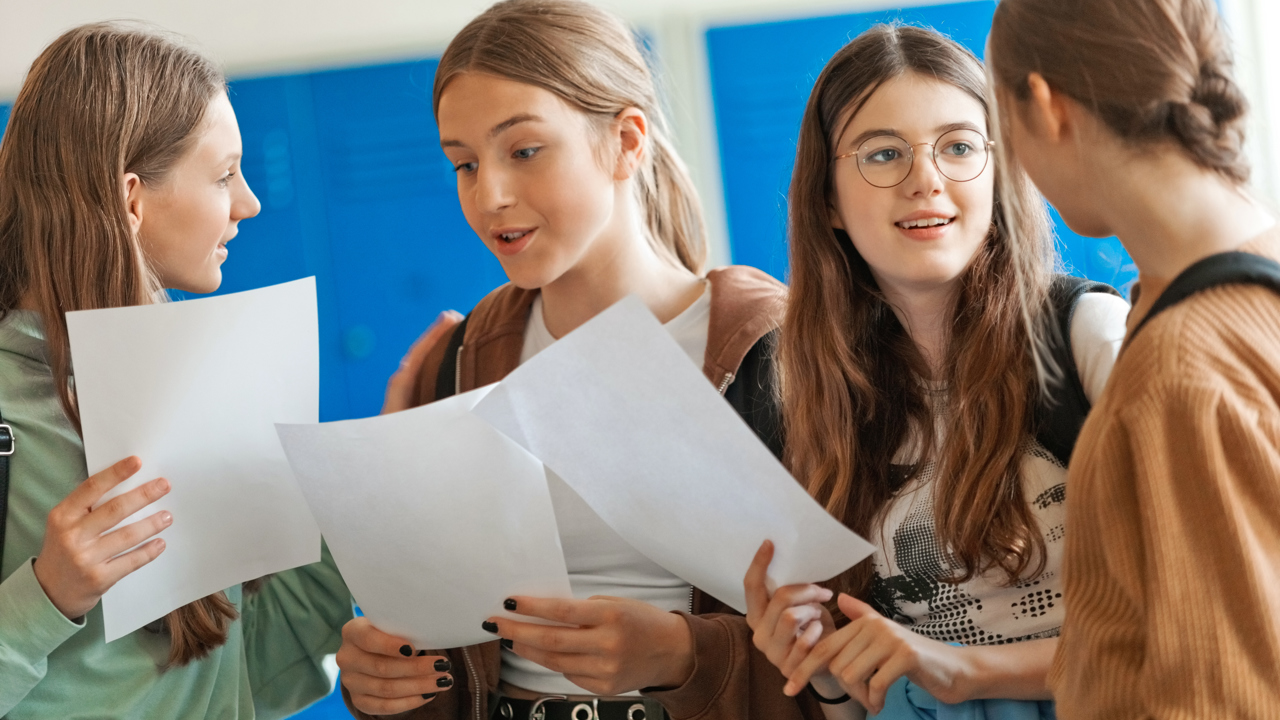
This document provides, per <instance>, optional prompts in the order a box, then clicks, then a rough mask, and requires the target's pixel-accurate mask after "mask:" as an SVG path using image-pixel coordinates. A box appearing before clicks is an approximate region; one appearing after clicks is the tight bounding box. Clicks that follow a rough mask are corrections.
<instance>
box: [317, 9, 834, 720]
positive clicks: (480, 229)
mask: <svg viewBox="0 0 1280 720" xmlns="http://www.w3.org/2000/svg"><path fill="white" fill-rule="evenodd" d="M433 101H434V104H435V111H436V119H437V122H438V123H439V126H440V137H441V144H442V145H443V147H444V152H445V154H446V155H447V156H448V157H449V159H450V161H451V162H452V163H453V164H454V166H455V168H456V172H457V186H458V199H459V201H460V203H461V205H462V210H463V214H464V215H465V216H466V218H467V221H468V223H469V224H470V226H471V227H472V229H473V230H474V231H475V233H476V235H477V236H478V237H479V239H480V241H481V242H483V243H484V244H485V246H486V247H488V248H489V249H490V250H491V251H492V252H493V253H494V254H495V255H496V256H497V257H498V259H499V261H500V262H501V263H502V266H503V269H504V270H505V271H506V273H507V275H508V277H510V279H511V282H510V284H508V285H504V286H503V287H501V288H499V289H497V290H495V291H494V292H493V293H491V294H490V295H489V296H488V297H486V298H485V299H484V300H482V301H481V302H480V304H479V305H477V306H476V308H475V309H474V310H473V311H472V312H471V313H470V315H469V316H468V317H467V319H466V320H465V325H460V326H455V325H454V324H455V323H456V322H457V318H452V319H449V320H447V321H446V322H444V323H442V324H441V325H438V326H437V327H436V328H435V330H434V331H433V332H429V333H428V335H427V337H426V338H425V339H424V340H423V341H422V342H420V343H419V344H418V345H417V346H416V347H415V348H414V350H413V351H411V353H410V357H409V360H408V362H407V363H406V364H405V367H404V369H403V370H402V371H401V372H400V373H398V375H397V377H395V378H393V380H392V382H391V385H390V388H389V394H388V402H387V406H386V410H388V411H393V410H396V409H399V408H403V407H406V406H409V405H420V404H423V403H426V402H430V401H432V400H435V399H438V398H441V397H444V396H446V395H451V394H454V393H456V392H464V391H468V390H471V389H474V388H476V387H480V386H483V385H487V384H489V383H493V382H497V381H499V380H501V379H502V378H503V377H504V376H505V375H506V374H507V373H509V372H511V371H512V370H513V369H515V368H516V367H517V366H518V365H519V364H520V363H521V362H523V361H525V360H527V359H528V358H529V357H531V356H532V355H533V354H534V353H537V352H538V351H540V350H541V349H543V348H545V347H547V346H549V345H550V344H551V343H553V342H554V341H555V340H556V338H558V337H561V336H563V335H564V334H565V333H567V332H569V331H571V330H573V329H574V328H576V327H578V326H579V325H581V324H583V323H584V322H586V321H587V320H589V319H590V318H591V317H593V316H595V315H596V314H597V313H599V312H601V311H603V310H605V309H606V308H608V307H609V306H610V305H612V304H613V303H614V302H616V301H618V300H620V299H622V298H623V297H625V296H626V295H628V294H632V293H634V294H636V295H638V296H639V297H640V298H641V299H642V300H643V301H644V302H645V303H646V304H647V305H648V307H649V308H650V309H651V310H652V311H653V312H654V314H655V315H656V316H657V317H658V318H659V319H660V320H661V321H663V322H664V323H665V324H666V327H667V329H668V330H669V331H670V332H671V334H672V335H673V337H675V339H676V340H677V341H678V342H679V343H680V344H681V346H682V347H684V349H685V350H686V352H687V353H688V354H689V356H690V359H691V360H692V361H693V362H695V363H697V365H698V366H700V367H701V368H702V369H703V372H704V374H705V375H706V376H707V379H708V381H710V382H712V383H714V384H715V386H717V387H718V388H719V389H720V391H721V392H723V393H724V394H725V395H726V398H727V399H728V400H729V401H730V402H731V403H732V404H733V405H734V407H735V408H737V409H738V410H739V412H740V413H741V414H742V416H743V418H744V419H745V420H746V421H747V422H748V423H749V424H750V425H752V426H753V428H754V429H755V430H756V432H757V433H758V434H759V435H760V436H761V437H762V439H764V440H765V441H766V442H770V443H773V444H774V445H775V447H776V443H777V432H776V430H777V428H776V425H777V418H776V415H777V408H776V403H775V402H774V399H773V394H772V390H771V387H772V385H771V383H770V378H771V376H772V371H771V370H770V368H769V365H768V363H769V356H768V353H767V352H766V348H767V345H768V343H769V339H768V337H769V336H770V333H771V331H772V330H773V329H775V328H776V327H777V325H778V323H779V321H780V320H781V315H782V307H783V297H784V289H783V288H782V286H781V284H779V283H778V282H776V281H774V280H772V279H771V278H768V277H767V276H766V275H764V274H763V273H761V272H759V271H757V270H753V269H750V268H741V267H736V268H735V267H730V268H720V269H717V270H713V271H711V272H710V273H706V274H704V272H703V270H702V265H703V261H704V255H705V250H704V230H703V222H702V215H701V210H700V207H699V203H698V199H697V197H696V195H695V194H694V191H693V188H692V184H691V182H690V180H689V177H688V175H687V173H686V171H685V169H684V166H683V164H682V163H681V162H680V160H679V158H678V157H677V156H676V154H675V151H674V150H673V149H672V147H671V144H670V141H669V140H668V138H667V135H666V129H665V123H664V120H663V114H662V111H661V107H660V104H659V101H658V97H657V91H656V88H655V86H654V80H653V77H652V75H651V73H650V70H649V68H648V65H647V63H646V61H645V58H644V56H643V55H642V54H641V52H640V50H639V48H638V47H637V44H636V39H635V36H634V34H633V33H632V32H631V30H630V29H629V28H627V27H626V25H625V24H623V23H622V22H621V21H619V20H618V19H617V18H615V17H613V16H612V15H610V14H608V13H606V12H605V11H603V10H600V9H599V8H596V7H594V6H592V5H590V4H588V3H585V2H576V1H574V0H508V1H507V2H501V3H498V4H496V5H494V6H492V7H491V8H489V9H488V10H486V11H485V12H484V13H482V14H481V15H480V16H479V17H477V18H476V19H475V20H473V21H472V22H471V23H470V24H468V25H467V26H466V27H465V28H464V29H463V30H462V31H461V32H460V33H459V34H458V36H457V37H456V38H454V40H453V41H452V42H451V43H450V44H449V47H448V49H447V50H446V51H445V53H444V55H443V57H442V58H441V60H440V66H439V69H438V70H437V73H436V78H435V87H434V95H433ZM656 451H659V452H660V451H661V449H660V448H657V449H656ZM551 494H552V499H553V502H554V505H555V509H556V519H557V524H558V525H559V528H560V535H561V542H562V546H563V548H564V554H565V561H566V565H567V567H568V570H569V581H570V586H571V588H572V590H573V594H574V598H576V599H573V600H560V599H546V598H533V597H517V598H511V599H509V600H508V601H507V603H506V607H507V609H508V610H510V611H512V612H514V613H516V614H517V615H526V616H529V617H530V618H531V619H537V618H543V619H554V620H556V621H558V622H561V623H567V624H568V625H569V626H570V627H549V626H546V625H537V624H534V623H532V622H521V621H516V620H512V619H508V618H494V619H492V620H490V621H489V622H487V623H485V629H486V630H488V631H490V632H492V633H494V640H493V642H490V643H485V644H482V645H476V646H471V647H464V648H457V649H451V650H449V651H448V652H444V653H439V652H431V651H428V650H425V649H423V650H418V649H415V648H413V647H411V646H410V645H409V644H408V643H406V642H405V641H404V640H403V639H400V638H396V637H392V636H390V635H388V634H386V633H383V632H381V631H379V630H378V629H377V628H375V627H373V625H372V624H371V623H369V622H368V621H367V620H365V619H363V618H361V619H357V620H354V621H352V622H351V623H350V624H349V625H348V626H347V628H346V629H345V631H344V638H345V642H344V644H343V647H342V650H341V651H339V653H338V664H339V666H340V667H341V668H342V682H343V686H344V691H345V692H346V693H347V695H348V698H349V705H350V706H351V707H352V709H353V711H354V712H355V713H356V714H357V716H360V717H367V716H368V715H386V714H393V713H406V715H405V716H407V717H416V718H457V719H458V720H461V719H463V718H479V717H494V718H527V717H535V716H536V717H542V716H543V714H545V717H547V718H568V717H577V718H581V717H584V716H585V717H597V716H599V717H606V718H608V717H616V718H624V717H625V718H630V719H631V720H640V718H647V719H648V720H658V719H659V718H662V717H668V716H669V717H677V718H679V717H695V716H696V717H700V718H723V719H724V720H731V719H732V720H743V719H744V718H760V719H761V720H764V719H766V718H767V719H768V720H790V719H795V720H799V718H801V717H803V715H802V709H803V708H808V709H809V710H810V715H809V716H808V717H815V715H814V714H813V713H814V712H815V709H814V707H813V705H812V701H811V700H809V699H808V698H804V699H801V700H799V701H797V700H796V699H792V698H788V697H786V696H784V695H783V694H782V692H781V690H782V678H780V677H779V676H778V675H777V673H775V672H773V671H772V668H771V667H770V666H769V664H768V662H767V660H765V659H764V657H763V656H761V655H759V653H755V652H753V651H752V650H751V648H750V643H749V642H748V639H747V638H748V636H749V630H748V628H747V626H746V623H745V621H744V619H743V618H742V617H741V616H740V615H738V614H736V613H733V612H732V610H730V609H729V608H727V607H726V606H723V605H721V604H719V603H718V602H717V601H715V600H714V599H713V598H711V597H709V596H706V595H704V594H703V593H701V592H700V591H698V590H696V589H694V588H690V587H689V585H688V584H687V583H685V582H684V581H683V580H681V579H680V578H678V577H675V576H674V575H672V574H671V573H670V572H668V571H666V570H665V569H663V568H662V567H660V566H658V565H656V564H654V563H653V562H652V561H650V560H648V559H647V558H645V557H644V556H643V555H640V554H639V553H638V552H636V550H635V549H633V548H631V547H630V546H629V545H627V543H626V542H625V541H623V540H622V539H621V538H620V537H619V536H618V535H617V534H616V533H615V532H613V530H611V529H610V528H609V526H608V525H606V524H605V523H604V521H603V520H601V519H600V518H599V516H597V515H596V514H595V513H594V512H593V511H592V510H591V508H590V507H589V506H588V505H587V504H586V503H585V502H584V501H583V500H582V499H581V498H579V497H577V496H576V495H575V494H574V493H573V491H572V490H570V489H569V488H568V486H567V485H564V484H563V483H561V482H556V481H554V480H553V481H552V483H551ZM426 532H427V533H428V535H429V533H430V529H429V528H427V529H426ZM420 541H423V542H438V543H439V546H440V552H448V542H449V539H448V538H432V539H428V538H427V537H424V538H422V539H421V540H420ZM450 688H452V689H450ZM584 713H585V715H584ZM597 713H598V715H597Z"/></svg>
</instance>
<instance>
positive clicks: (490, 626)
mask: <svg viewBox="0 0 1280 720" xmlns="http://www.w3.org/2000/svg"><path fill="white" fill-rule="evenodd" d="M490 607H493V606H492V605H490ZM480 627H481V629H483V630H484V631H485V632H491V633H493V634H494V635H497V634H498V623H496V622H492V621H489V620H485V621H484V622H482V623H480Z"/></svg>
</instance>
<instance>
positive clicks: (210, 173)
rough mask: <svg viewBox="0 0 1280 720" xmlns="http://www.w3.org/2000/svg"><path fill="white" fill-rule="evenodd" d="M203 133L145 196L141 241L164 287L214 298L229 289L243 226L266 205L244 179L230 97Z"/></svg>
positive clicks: (212, 107)
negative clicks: (226, 273) (225, 269)
mask: <svg viewBox="0 0 1280 720" xmlns="http://www.w3.org/2000/svg"><path fill="white" fill-rule="evenodd" d="M199 132H200V135H199V137H198V139H197V140H196V142H195V144H194V145H193V146H192V147H191V149H190V150H188V151H187V153H186V154H185V155H183V156H182V157H181V158H180V159H179V160H178V161H177V163H175V164H174V166H173V168H171V169H170V171H169V174H168V175H167V176H166V177H165V178H164V180H163V181H162V182H161V183H159V185H157V186H156V187H146V186H144V187H143V188H142V189H141V191H140V197H141V200H142V222H141V225H140V226H139V228H138V241H139V243H140V244H141V246H142V250H143V253H144V254H145V255H146V257H147V259H148V260H149V262H150V263H151V265H152V267H153V268H154V270H155V272H156V273H157V274H158V275H159V278H160V281H161V283H162V284H163V285H164V287H167V288H175V289H178V290H186V291H188V292H195V293H209V292H213V291H214V290H217V289H218V286H219V285H221V284H222V263H223V262H224V261H225V260H226V259H227V243H228V242H229V241H230V240H231V239H232V238H234V237H235V236H236V233H237V232H238V224H239V222H240V221H241V220H243V219H245V218H251V217H253V216H255V215H257V214H258V211H259V210H260V209H261V205H260V204H259V203H258V198H256V197H254V194H253V191H252V190H250V189H249V185H248V184H247V183H246V182H245V180H244V177H243V176H242V175H241V174H240V155H241V146H240V127H239V125H237V124H236V115H235V111H234V110H232V109H231V102H230V101H229V100H228V99H227V96H226V94H225V93H218V94H217V96H216V97H215V98H214V99H213V100H212V101H211V102H210V103H209V108H208V109H207V110H206V111H205V120H204V125H203V127H202V129H201V130H200V131H199Z"/></svg>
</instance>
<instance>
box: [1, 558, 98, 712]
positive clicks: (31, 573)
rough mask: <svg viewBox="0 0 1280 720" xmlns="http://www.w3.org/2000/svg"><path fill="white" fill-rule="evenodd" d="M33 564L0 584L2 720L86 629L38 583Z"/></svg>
mask: <svg viewBox="0 0 1280 720" xmlns="http://www.w3.org/2000/svg"><path fill="white" fill-rule="evenodd" d="M33 563H34V561H33V560H28V561H27V562H24V563H23V564H21V565H19V566H18V569H17V570H15V571H14V572H13V574H11V575H10V576H9V577H8V578H6V579H5V581H4V582H3V583H0V678H3V680H4V682H0V717H3V716H5V715H7V714H8V713H9V711H10V710H12V709H13V708H14V707H16V706H17V705H18V703H20V702H22V699H23V698H25V697H26V696H27V693H29V692H31V688H33V687H35V686H36V683H38V682H40V681H41V680H42V679H44V675H45V673H46V672H47V671H48V665H49V654H50V653H52V652H53V651H54V650H56V649H57V648H58V646H59V645H61V644H62V643H64V642H66V641H67V640H68V639H69V638H70V637H71V636H72V635H74V634H76V632H77V631H79V630H80V629H82V628H83V627H84V622H83V619H82V620H81V622H79V623H76V622H72V621H71V620H69V619H67V616H66V615H63V614H62V611H61V610H59V609H58V608H56V607H54V605H53V603H52V602H51V601H50V600H49V596H48V595H45V592H44V588H42V587H40V582H39V581H38V580H36V573H35V567H34V565H33Z"/></svg>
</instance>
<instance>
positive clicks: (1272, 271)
mask: <svg viewBox="0 0 1280 720" xmlns="http://www.w3.org/2000/svg"><path fill="white" fill-rule="evenodd" d="M1219 285H1261V286H1263V287H1267V288H1271V289H1272V290H1274V291H1276V292H1277V293H1280V263H1277V262H1276V261H1274V260H1270V259H1267V258H1264V257H1262V256H1261V255H1254V254H1253V253H1246V252H1225V253H1219V254H1217V255H1210V256H1209V257H1207V258H1205V259H1203V260H1201V261H1199V262H1197V263H1195V264H1193V265H1192V266H1191V267H1189V268H1187V269H1186V270H1183V271H1182V272H1181V273H1180V274H1179V275H1178V277H1176V278H1174V279H1173V282H1172V283H1169V287H1167V288H1165V291H1164V292H1162V293H1160V297H1159V298H1157V299H1156V304H1155V305H1152V306H1151V312H1148V313H1147V316H1146V317H1144V318H1142V322H1140V323H1138V327H1136V328H1134V329H1133V332H1132V333H1131V334H1130V335H1129V340H1128V342H1130V343H1132V342H1133V338H1135V337H1137V335H1138V333H1139V332H1141V331H1142V328H1144V327H1146V325H1147V323H1149V322H1151V320H1152V319H1153V318H1155V316H1157V315H1159V314H1160V313H1162V312H1164V311H1165V310H1168V309H1169V308H1171V307H1173V306H1174V305H1177V304H1178V303H1180V302H1182V301H1183V300H1186V299H1187V298H1189V297H1191V296H1192V295H1195V294H1196V293H1198V292H1200V291H1202V290H1208V289H1210V288H1215V287H1218V286H1219Z"/></svg>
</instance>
